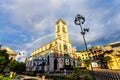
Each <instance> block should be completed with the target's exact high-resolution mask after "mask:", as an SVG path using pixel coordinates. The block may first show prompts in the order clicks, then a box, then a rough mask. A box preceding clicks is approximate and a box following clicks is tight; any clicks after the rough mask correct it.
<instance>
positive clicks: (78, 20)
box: [74, 14, 96, 80]
mask: <svg viewBox="0 0 120 80" xmlns="http://www.w3.org/2000/svg"><path fill="white" fill-rule="evenodd" d="M84 22H85V17H83V16H81V15H80V14H77V16H76V17H75V21H74V23H75V24H76V25H79V26H80V28H81V35H82V36H83V40H84V44H85V48H86V51H87V54H88V48H87V44H86V40H85V34H86V32H89V28H82V24H84ZM88 57H89V58H90V56H89V54H88ZM89 60H90V66H91V69H92V75H93V79H94V80H96V79H95V75H94V71H93V67H92V61H91V59H89Z"/></svg>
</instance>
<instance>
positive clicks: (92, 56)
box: [75, 46, 104, 68]
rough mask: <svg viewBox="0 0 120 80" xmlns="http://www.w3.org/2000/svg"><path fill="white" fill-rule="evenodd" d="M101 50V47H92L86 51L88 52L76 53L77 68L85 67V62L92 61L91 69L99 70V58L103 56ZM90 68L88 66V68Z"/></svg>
mask: <svg viewBox="0 0 120 80" xmlns="http://www.w3.org/2000/svg"><path fill="white" fill-rule="evenodd" d="M103 53H104V51H103V48H102V47H101V46H94V47H92V48H91V49H88V51H86V50H83V51H76V53H75V54H76V55H77V59H80V60H78V66H80V67H86V65H85V61H87V60H91V61H92V67H94V68H100V67H101V63H100V56H101V54H103ZM89 67H90V66H89Z"/></svg>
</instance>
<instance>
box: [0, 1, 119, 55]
mask: <svg viewBox="0 0 120 80" xmlns="http://www.w3.org/2000/svg"><path fill="white" fill-rule="evenodd" d="M0 4H1V5H0V14H2V16H3V18H4V19H3V22H2V24H8V25H11V26H7V27H5V28H4V29H3V30H0V32H1V33H12V34H15V35H18V36H19V37H15V39H13V40H12V41H11V44H9V45H10V46H12V47H13V46H14V47H13V48H15V49H16V47H17V48H22V49H24V47H25V48H26V50H25V51H27V52H28V53H27V55H28V54H29V53H30V52H31V51H33V50H34V49H35V48H38V47H40V46H42V45H43V44H45V43H48V42H49V41H51V40H53V39H54V37H53V35H52V36H51V34H53V33H54V32H55V22H56V21H57V20H58V19H59V18H62V19H63V20H65V22H66V23H67V25H68V32H69V37H70V39H71V42H72V45H73V46H76V49H77V48H78V47H82V46H83V45H84V42H83V37H82V35H81V34H80V32H81V30H80V27H79V26H77V25H75V24H74V17H75V16H76V14H81V15H83V16H84V17H85V19H86V21H85V23H84V24H83V25H82V27H83V28H89V29H90V31H89V32H88V33H86V35H85V38H86V42H87V43H88V45H89V44H91V43H93V42H95V43H98V42H99V41H100V40H102V41H103V42H104V41H107V40H109V41H116V40H119V38H118V37H119V36H120V35H119V34H118V33H116V31H118V32H119V31H120V27H119V26H120V23H119V21H120V14H119V13H120V10H118V8H120V7H119V4H120V1H119V0H114V1H104V0H92V1H89V0H69V1H67V0H10V1H9V0H6V1H2V2H1V3H0ZM0 19H1V18H0ZM4 20H5V21H4ZM4 26H5V25H4ZM7 31H8V32H7ZM115 35H116V36H115ZM111 36H114V40H111ZM10 37H11V36H10ZM91 45H92V46H94V45H93V44H91Z"/></svg>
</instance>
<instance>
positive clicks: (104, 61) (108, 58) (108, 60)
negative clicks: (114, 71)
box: [102, 56, 112, 68]
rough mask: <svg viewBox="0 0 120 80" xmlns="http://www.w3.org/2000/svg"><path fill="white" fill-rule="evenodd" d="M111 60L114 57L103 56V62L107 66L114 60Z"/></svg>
mask: <svg viewBox="0 0 120 80" xmlns="http://www.w3.org/2000/svg"><path fill="white" fill-rule="evenodd" d="M111 60H112V58H111V57H110V56H105V57H103V58H102V62H103V63H104V65H105V68H108V66H107V64H109V65H110V63H111V62H112V61H111ZM110 67H111V65H110Z"/></svg>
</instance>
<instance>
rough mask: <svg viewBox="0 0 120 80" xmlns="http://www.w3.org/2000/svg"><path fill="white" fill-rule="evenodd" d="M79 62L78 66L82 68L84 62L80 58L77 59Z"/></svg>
mask: <svg viewBox="0 0 120 80" xmlns="http://www.w3.org/2000/svg"><path fill="white" fill-rule="evenodd" d="M77 61H78V65H79V66H81V65H82V60H81V58H80V56H79V57H78V58H77Z"/></svg>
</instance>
